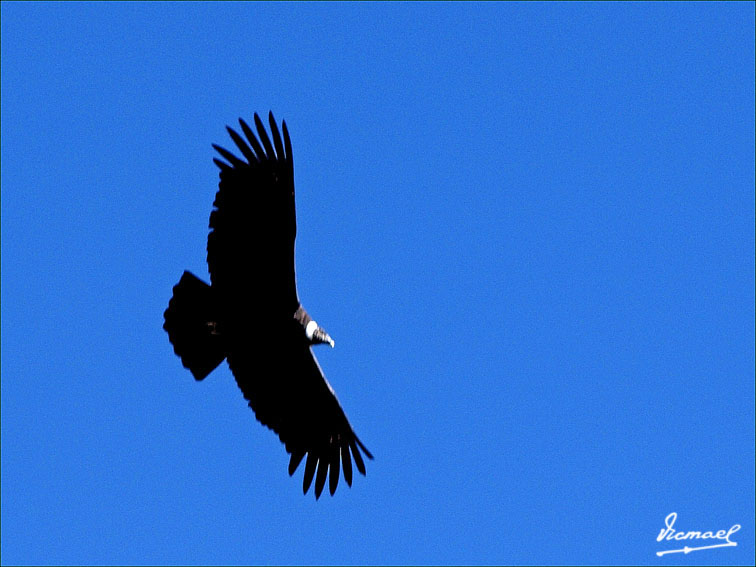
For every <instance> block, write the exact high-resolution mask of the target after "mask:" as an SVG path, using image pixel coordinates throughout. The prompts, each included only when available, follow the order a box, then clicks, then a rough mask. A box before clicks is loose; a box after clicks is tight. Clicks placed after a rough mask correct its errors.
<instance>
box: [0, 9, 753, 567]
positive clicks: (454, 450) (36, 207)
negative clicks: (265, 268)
mask: <svg viewBox="0 0 756 567" xmlns="http://www.w3.org/2000/svg"><path fill="white" fill-rule="evenodd" d="M269 109H272V110H273V112H274V113H275V115H276V117H277V118H278V119H279V120H280V119H286V121H287V124H288V125H289V129H290V132H291V137H292V142H293V148H294V162H295V181H296V187H297V208H298V215H299V236H298V240H297V249H296V250H297V270H298V281H299V291H300V297H301V298H302V300H303V303H304V305H305V306H306V307H307V309H308V311H310V313H311V314H313V316H314V317H315V318H317V320H318V321H319V322H320V323H321V324H323V325H324V326H325V328H326V329H328V331H329V332H330V333H331V335H332V336H333V337H334V339H335V340H336V348H335V349H334V350H330V349H327V348H320V349H318V350H316V353H317V355H318V356H319V360H320V363H321V365H322V366H323V369H324V371H325V373H326V375H327V376H328V378H329V380H330V382H331V383H332V385H333V386H334V388H335V389H336V391H337V393H338V395H339V398H340V400H341V402H342V404H343V406H344V408H345V410H346V413H347V415H348V416H349V418H350V420H351V422H352V424H353V425H354V427H355V429H356V430H357V432H358V434H359V435H360V437H361V438H362V439H363V441H364V442H365V444H366V445H367V446H368V448H369V449H370V450H371V451H372V452H373V453H374V454H375V461H373V462H369V463H368V474H367V477H366V478H363V477H361V476H360V477H356V478H355V482H354V485H353V487H352V488H351V489H349V488H347V487H346V486H345V485H344V484H343V483H342V485H341V486H340V487H339V490H338V491H337V492H336V496H335V497H333V498H331V497H330V496H329V495H327V494H326V495H324V497H321V499H320V501H318V502H316V501H315V499H314V497H313V495H312V493H309V494H308V495H307V496H303V495H302V490H301V484H302V469H301V468H300V470H299V471H298V472H297V474H296V475H295V477H294V478H293V479H292V478H289V477H288V475H287V472H286V469H287V464H288V456H287V455H286V453H285V451H284V448H283V446H282V445H281V444H280V443H279V441H278V440H277V439H276V437H275V436H274V435H273V434H272V433H271V432H270V431H268V430H266V429H264V428H263V427H261V426H260V425H259V424H258V423H257V422H256V421H255V419H254V415H253V414H252V412H251V411H250V410H249V409H248V408H247V405H246V403H245V401H244V400H243V398H242V396H241V393H240V392H239V390H238V389H237V387H236V384H235V383H234V380H233V377H232V375H231V374H230V372H229V370H228V367H227V366H226V365H225V364H224V365H223V366H222V367H220V368H219V369H218V370H216V371H215V372H214V373H213V374H212V375H211V376H210V377H209V378H208V379H207V380H205V381H204V382H201V383H196V382H195V381H194V380H193V379H192V377H191V375H190V374H189V372H188V371H187V370H185V369H184V368H182V366H181V364H180V361H179V360H178V359H177V358H176V356H175V355H174V354H173V349H172V348H171V345H170V344H169V342H168V339H167V336H166V334H165V332H164V331H163V330H162V328H161V326H162V314H163V310H164V309H165V307H166V304H167V302H168V299H169V298H170V295H171V287H172V286H173V285H174V284H175V283H176V282H177V281H178V279H179V277H180V276H181V273H182V271H183V270H184V269H189V270H191V271H193V272H194V273H196V274H198V275H200V276H202V277H205V278H206V276H207V267H206V264H205V244H206V237H207V223H208V217H209V214H210V210H211V205H212V201H213V198H214V195H215V191H216V188H217V178H218V174H217V169H216V167H215V166H214V165H213V163H212V161H211V159H212V157H213V151H212V149H211V147H210V144H211V143H213V142H215V143H220V144H221V145H225V146H229V145H230V144H231V142H230V140H229V138H228V136H227V134H226V132H225V129H224V127H225V125H226V124H232V123H234V122H235V121H236V119H237V118H238V117H240V116H242V117H245V118H247V119H249V118H251V117H252V115H253V113H254V112H255V111H257V112H260V113H267V111H268V110H269ZM672 512H676V513H677V514H678V520H677V524H676V525H675V527H676V528H679V529H682V530H686V531H689V530H700V531H705V530H715V531H716V530H720V529H728V528H729V527H730V526H732V525H734V524H741V525H742V529H741V530H740V532H739V533H737V534H735V535H733V537H732V539H733V540H734V541H737V542H738V546H737V547H729V548H718V549H712V550H704V551H697V552H694V553H691V554H690V555H683V554H672V555H666V556H664V557H661V558H660V557H657V556H656V552H657V551H661V550H664V549H671V548H674V547H675V546H674V542H663V543H658V542H657V541H656V537H657V535H658V534H659V532H660V530H661V529H662V528H663V527H664V518H665V517H666V516H667V515H668V514H670V513H672ZM753 518H754V4H753V3H746V2H744V3H733V4H720V3H695V4H683V3H670V4H658V3H657V4H604V3H599V4H541V3H538V4H514V3H512V4H510V3H507V4H477V5H476V4H359V5H354V4H337V5H336V4H332V5H328V4H326V5H322V4H317V5H314V4H241V3H234V4H215V3H213V4H197V3H192V4H162V3H160V4H158V3H155V4H134V3H128V4H114V3H108V4H70V3H62V4H55V3H44V4H29V3H10V2H3V3H2V532H1V533H2V561H3V563H49V562H52V563H77V564H78V563H82V564H91V563H101V562H105V563H148V564H151V563H158V564H160V563H189V564H196V563H224V564H225V563H231V564H238V563H241V564H246V563H284V564H298V563H315V564H324V563H336V564H339V563H382V564H412V563H442V564H446V563H465V564H470V563H473V564H475V563H521V564H538V563H547V564H548V563H563V562H564V563H571V564H576V563H578V564H579V563H589V564H597V563H598V564H600V563H638V564H649V563H659V564H663V565H680V564H685V563H699V564H701V563H703V564H727V563H745V564H747V563H753V561H754V520H753Z"/></svg>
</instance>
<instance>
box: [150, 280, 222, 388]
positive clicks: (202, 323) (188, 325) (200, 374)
mask: <svg viewBox="0 0 756 567" xmlns="http://www.w3.org/2000/svg"><path fill="white" fill-rule="evenodd" d="M216 309H217V308H216V305H215V299H214V296H213V288H211V287H210V286H209V285H207V284H206V283H205V282H203V281H202V280H200V279H199V278H198V277H197V276H195V275H194V274H191V273H189V272H184V275H182V276H181V280H180V281H179V283H177V284H176V285H175V286H174V287H173V297H172V298H171V300H170V302H169V303H168V309H166V310H165V313H164V314H163V316H164V317H165V323H164V324H163V329H165V330H166V332H167V333H168V339H169V340H170V341H171V344H172V345H173V350H174V351H175V352H176V354H177V355H178V356H179V357H181V363H182V364H183V365H184V367H186V368H188V369H189V370H191V372H192V374H193V375H194V378H195V380H202V379H203V378H205V377H206V376H207V375H208V374H210V372H212V371H213V370H214V369H215V367H216V366H218V365H219V364H220V363H221V362H223V359H224V358H226V351H225V347H224V340H223V337H222V336H221V335H220V334H219V332H218V328H217V316H216V313H217V312H216Z"/></svg>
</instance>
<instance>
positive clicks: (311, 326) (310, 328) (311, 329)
mask: <svg viewBox="0 0 756 567" xmlns="http://www.w3.org/2000/svg"><path fill="white" fill-rule="evenodd" d="M317 328H318V324H317V323H316V322H315V321H313V320H311V321H310V322H309V323H307V326H306V327H305V335H307V340H309V341H311V340H312V335H314V334H315V329H317Z"/></svg>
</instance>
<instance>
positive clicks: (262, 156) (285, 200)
mask: <svg viewBox="0 0 756 567" xmlns="http://www.w3.org/2000/svg"><path fill="white" fill-rule="evenodd" d="M268 119H269V122H270V131H271V134H272V137H273V142H272V143H271V140H270V138H269V137H268V134H267V132H266V131H265V127H264V126H263V123H262V121H261V120H260V117H259V116H258V115H257V114H255V127H256V129H257V135H258V136H259V140H258V138H257V137H256V136H255V133H254V132H253V131H252V129H251V128H250V127H249V126H248V125H247V123H246V122H244V120H242V119H241V118H240V119H239V125H240V126H241V130H242V133H243V134H244V137H242V136H241V135H239V133H238V132H236V131H235V130H233V129H232V128H230V127H228V126H227V127H226V129H227V130H228V133H229V134H230V135H231V139H232V140H233V141H234V143H235V144H236V146H237V147H238V148H239V151H241V154H242V156H243V159H242V158H239V157H237V156H235V155H234V154H233V153H231V152H230V151H228V150H226V149H225V148H222V147H220V146H217V145H215V144H213V147H214V148H215V149H216V150H217V151H218V153H219V154H220V155H221V156H222V157H223V158H224V159H225V160H226V161H223V160H220V159H217V158H215V159H213V161H214V162H215V163H216V165H217V166H218V167H219V168H220V183H219V186H218V187H219V188H218V193H217V194H216V196H215V202H214V203H213V206H214V210H213V212H212V213H211V214H210V229H211V231H210V234H209V235H208V238H207V264H208V268H209V271H210V280H211V282H212V284H213V287H214V288H215V289H216V290H217V292H218V293H219V294H221V295H223V296H228V295H230V296H231V297H233V300H234V302H235V304H236V305H238V304H239V302H240V301H242V302H243V303H247V304H251V303H252V302H253V301H255V299H254V298H249V301H247V302H244V301H243V300H244V298H245V296H249V295H250V288H254V292H255V294H263V295H262V297H266V298H268V304H267V307H269V308H270V309H275V310H284V311H286V310H290V312H291V313H293V312H294V310H296V308H297V305H298V304H299V300H298V299H297V289H296V280H295V277H294V239H295V238H296V233H297V223H296V212H295V208H294V164H293V161H292V155H291V141H290V139H289V132H288V130H287V128H286V122H283V123H282V125H281V126H282V130H283V140H282V139H281V134H280V133H279V131H278V127H277V126H276V122H275V119H274V118H273V113H272V112H271V113H270V114H269V116H268ZM250 278H253V281H254V286H250V285H249V282H250Z"/></svg>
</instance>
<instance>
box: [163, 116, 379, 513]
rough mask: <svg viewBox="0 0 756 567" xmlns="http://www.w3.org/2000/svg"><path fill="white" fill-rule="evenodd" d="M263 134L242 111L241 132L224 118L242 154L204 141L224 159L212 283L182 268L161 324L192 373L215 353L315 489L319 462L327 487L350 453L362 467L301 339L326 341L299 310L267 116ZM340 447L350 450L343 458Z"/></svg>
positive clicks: (208, 368)
mask: <svg viewBox="0 0 756 567" xmlns="http://www.w3.org/2000/svg"><path fill="white" fill-rule="evenodd" d="M268 118H269V122H270V131H271V134H272V138H273V142H272V143H271V140H270V138H269V137H268V134H267V133H266V131H265V127H264V126H263V123H262V121H261V120H260V117H259V116H258V115H257V114H255V127H256V129H257V134H258V136H259V139H258V137H256V136H255V133H254V132H253V131H252V129H251V128H250V127H249V126H248V125H247V123H246V122H244V120H242V119H241V118H240V119H239V125H240V126H241V130H242V132H243V134H244V137H245V138H246V140H245V139H244V138H242V136H240V135H239V134H238V133H237V132H235V131H234V130H233V129H231V128H230V127H228V126H227V127H226V129H227V130H228V133H229V134H230V135H231V139H232V140H233V141H234V143H235V144H236V145H237V147H238V148H239V151H241V153H242V156H243V159H240V158H238V157H237V156H235V155H234V154H232V153H231V152H229V151H228V150H226V149H224V148H221V147H220V146H217V145H215V144H213V147H214V148H215V149H216V150H217V151H218V153H219V154H220V155H221V156H222V157H223V158H224V159H225V160H226V161H222V160H220V159H217V158H215V159H213V161H214V162H215V164H216V165H217V166H218V167H219V168H220V183H219V189H218V193H217V194H216V196H215V202H214V203H213V205H214V209H213V211H212V213H211V214H210V233H209V235H208V238H207V265H208V267H209V271H210V282H211V285H207V284H206V283H205V282H203V281H201V280H200V279H199V278H197V277H196V276H194V275H193V274H191V273H189V272H184V274H183V276H182V277H181V280H180V281H179V283H178V284H176V286H175V287H174V288H173V297H172V298H171V300H170V302H169V304H168V309H166V310H165V314H164V316H165V324H164V325H163V328H164V329H165V330H166V331H167V332H168V338H169V339H170V341H171V344H173V349H174V351H175V352H176V354H177V355H178V356H179V357H181V362H182V363H183V365H184V366H185V367H186V368H188V369H189V370H190V371H191V372H192V374H193V375H194V378H195V379H196V380H202V379H204V378H205V377H206V376H207V375H208V374H209V373H210V372H212V370H213V369H214V368H215V367H216V366H218V365H219V364H220V363H221V362H222V361H223V359H224V358H225V359H226V360H227V361H228V365H229V367H230V368H231V372H232V373H233V375H234V377H235V378H236V383H237V384H238V385H239V388H240V389H241V391H242V393H243V394H244V397H245V398H246V399H247V400H248V401H249V406H250V407H251V408H252V409H253V410H254V412H255V415H256V417H257V419H258V421H260V423H262V424H263V425H265V426H267V427H269V428H270V429H272V430H273V431H275V432H276V433H277V434H278V437H279V438H280V439H281V442H282V443H283V444H284V445H285V447H286V451H287V452H288V453H290V454H291V461H290V462H289V475H293V474H294V471H295V470H296V469H297V467H298V466H299V463H301V462H302V459H304V457H305V455H306V456H307V462H306V464H305V472H304V483H303V489H304V493H305V494H306V493H307V490H308V489H309V488H310V484H311V483H312V479H313V477H314V476H315V472H316V470H317V477H316V478H315V498H316V499H317V498H319V497H320V494H321V492H322V491H323V487H324V486H325V481H326V478H327V477H328V471H329V469H330V480H329V489H330V492H331V494H333V493H334V492H335V490H336V486H337V485H338V483H339V463H341V467H342V468H343V470H344V480H346V482H347V484H348V485H349V486H351V485H352V458H354V463H355V465H356V466H357V470H358V471H360V473H362V474H363V475H364V474H365V463H364V461H363V460H362V456H361V455H360V449H362V451H363V452H364V453H365V455H366V456H367V457H368V458H370V459H372V458H373V456H372V455H371V454H370V452H369V451H368V450H367V448H365V446H364V445H363V444H362V442H361V441H360V440H359V439H358V437H357V435H356V434H355V432H354V430H353V429H352V426H351V425H350V424H349V421H348V420H347V417H346V415H345V414H344V410H342V409H341V405H340V404H339V401H338V400H337V399H336V395H335V393H334V391H333V388H331V385H330V384H329V383H328V381H327V380H326V379H325V376H323V372H322V370H321V369H320V366H319V365H318V362H317V360H316V359H315V356H314V355H313V353H312V350H311V348H310V347H311V346H312V345H316V344H322V343H325V344H329V345H330V346H331V347H333V345H334V342H333V339H331V337H330V336H329V335H328V333H326V332H325V330H324V329H323V328H322V327H320V326H319V325H318V324H317V323H316V322H315V321H314V320H313V319H312V318H311V317H310V316H309V315H308V314H307V311H305V310H304V308H303V307H302V305H301V304H300V303H299V297H298V296H297V286H296V278H295V274H294V239H295V237H296V233H297V225H296V214H295V208H294V165H293V161H292V155H291V141H290V139H289V132H288V130H287V128H286V122H282V124H281V127H282V131H283V140H282V139H281V134H280V133H279V131H278V127H277V126H276V122H275V120H274V118H273V113H270V114H269V116H268ZM350 453H351V455H350Z"/></svg>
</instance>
